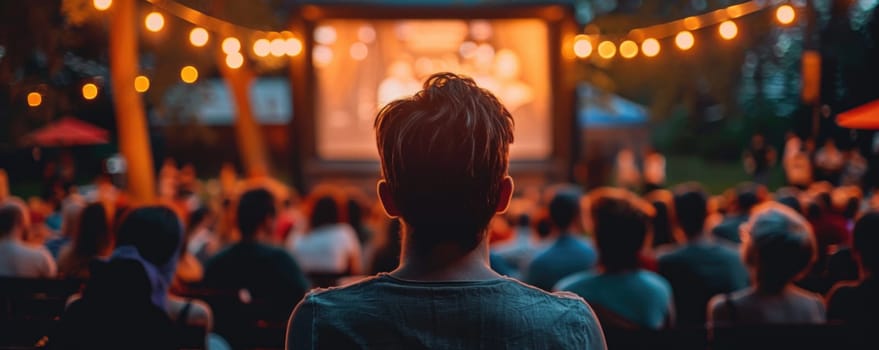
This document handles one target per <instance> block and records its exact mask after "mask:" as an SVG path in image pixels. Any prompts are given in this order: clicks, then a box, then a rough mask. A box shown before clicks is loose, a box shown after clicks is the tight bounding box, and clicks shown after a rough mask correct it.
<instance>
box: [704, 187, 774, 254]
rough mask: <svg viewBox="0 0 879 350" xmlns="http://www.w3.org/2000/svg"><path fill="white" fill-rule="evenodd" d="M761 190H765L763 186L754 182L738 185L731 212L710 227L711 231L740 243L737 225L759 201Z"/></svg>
mask: <svg viewBox="0 0 879 350" xmlns="http://www.w3.org/2000/svg"><path fill="white" fill-rule="evenodd" d="M763 191H765V188H764V187H762V186H761V185H757V184H754V183H743V184H740V185H738V186H737V187H736V189H735V193H736V194H735V198H734V202H733V204H732V209H733V212H732V213H727V214H726V216H725V217H724V219H723V221H721V222H720V224H718V225H717V226H715V227H714V228H713V229H712V233H713V234H714V235H715V236H717V237H718V238H721V239H724V240H726V241H728V242H733V243H736V244H739V243H742V239H741V237H739V227H740V226H742V224H744V223H745V222H747V221H748V218H749V217H750V215H751V209H752V208H754V206H756V205H757V204H759V203H760V202H761V200H762V198H761V197H762V194H761V192H763Z"/></svg>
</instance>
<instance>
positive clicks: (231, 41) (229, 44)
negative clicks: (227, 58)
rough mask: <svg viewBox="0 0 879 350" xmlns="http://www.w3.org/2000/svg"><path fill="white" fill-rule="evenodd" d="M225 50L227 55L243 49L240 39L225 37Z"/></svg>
mask: <svg viewBox="0 0 879 350" xmlns="http://www.w3.org/2000/svg"><path fill="white" fill-rule="evenodd" d="M222 46H223V52H224V53H225V54H227V55H230V54H232V53H235V52H239V51H241V42H240V41H238V38H235V37H228V38H226V39H223V45H222Z"/></svg>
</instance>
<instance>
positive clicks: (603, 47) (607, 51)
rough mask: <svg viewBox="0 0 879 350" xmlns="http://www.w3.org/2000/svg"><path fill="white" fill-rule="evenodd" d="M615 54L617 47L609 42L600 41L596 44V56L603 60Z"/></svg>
mask: <svg viewBox="0 0 879 350" xmlns="http://www.w3.org/2000/svg"><path fill="white" fill-rule="evenodd" d="M616 54H617V47H616V45H614V44H613V43H612V42H610V41H602V42H601V44H598V55H599V56H601V58H604V59H611V58H613V56H614V55H616Z"/></svg>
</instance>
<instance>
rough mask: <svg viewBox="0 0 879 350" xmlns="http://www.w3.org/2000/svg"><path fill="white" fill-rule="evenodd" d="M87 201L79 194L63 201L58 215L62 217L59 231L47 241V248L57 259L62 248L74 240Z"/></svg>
mask: <svg viewBox="0 0 879 350" xmlns="http://www.w3.org/2000/svg"><path fill="white" fill-rule="evenodd" d="M83 209H85V203H84V201H83V200H82V199H81V198H80V197H79V196H73V195H71V196H68V197H67V198H66V199H64V201H62V202H61V212H60V213H58V214H57V215H56V217H59V218H60V222H59V223H58V224H57V225H59V230H58V233H57V234H56V235H55V236H54V237H52V238H50V239H49V240H47V241H46V249H48V250H49V253H52V257H53V258H55V259H57V258H58V254H60V253H61V249H62V248H64V247H65V246H67V245H68V244H69V243H70V241H72V240H73V236H74V234H75V232H76V230H77V229H78V228H79V217H80V216H81V214H82V210H83Z"/></svg>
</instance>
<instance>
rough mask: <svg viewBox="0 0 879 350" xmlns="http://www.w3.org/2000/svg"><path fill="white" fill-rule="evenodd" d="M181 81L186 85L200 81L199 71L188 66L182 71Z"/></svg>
mask: <svg viewBox="0 0 879 350" xmlns="http://www.w3.org/2000/svg"><path fill="white" fill-rule="evenodd" d="M180 80H183V82H184V83H187V84H192V83H194V82H195V81H196V80H198V69H195V67H193V66H186V67H183V68H181V69H180Z"/></svg>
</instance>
